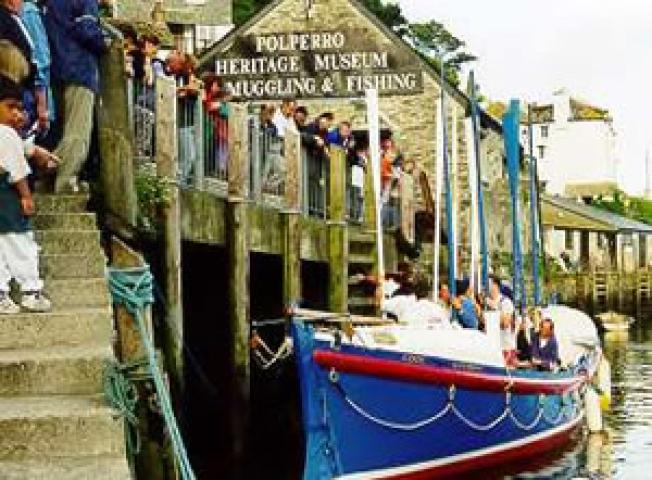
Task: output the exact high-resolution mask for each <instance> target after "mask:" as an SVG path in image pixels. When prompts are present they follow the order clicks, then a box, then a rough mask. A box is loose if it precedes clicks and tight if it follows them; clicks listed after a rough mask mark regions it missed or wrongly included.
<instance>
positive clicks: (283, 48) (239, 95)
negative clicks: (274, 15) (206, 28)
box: [215, 32, 423, 100]
mask: <svg viewBox="0 0 652 480" xmlns="http://www.w3.org/2000/svg"><path fill="white" fill-rule="evenodd" d="M350 36H351V34H349V36H347V34H345V33H343V32H310V33H283V34H269V35H256V36H254V37H252V38H251V40H250V43H249V46H250V48H249V50H252V49H253V54H252V55H250V56H248V57H234V58H220V59H217V60H216V61H215V73H216V74H217V75H218V76H219V77H221V78H222V80H223V81H224V86H225V87H226V88H227V89H228V90H230V91H231V93H232V94H233V96H234V97H235V98H236V99H254V100H255V99H280V98H320V97H354V96H360V95H362V94H363V93H364V91H365V90H368V89H370V88H374V89H376V90H378V92H379V93H380V94H381V95H388V94H395V95H396V94H414V93H419V92H421V91H423V79H422V72H421V70H419V69H416V68H412V69H409V68H408V69H406V68H401V66H400V65H396V63H397V62H395V61H394V58H393V56H392V54H391V53H390V52H388V51H374V50H371V49H367V50H365V49H360V48H359V49H356V48H354V46H353V45H351V44H352V43H354V42H355V41H356V40H357V39H352V38H349V37H350Z"/></svg>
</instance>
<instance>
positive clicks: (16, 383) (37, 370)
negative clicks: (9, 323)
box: [0, 332, 113, 395]
mask: <svg viewBox="0 0 652 480" xmlns="http://www.w3.org/2000/svg"><path fill="white" fill-rule="evenodd" d="M71 334H72V332H71ZM112 356H113V352H112V350H111V346H110V344H109V343H108V342H105V343H104V344H103V345H99V346H96V345H83V346H75V347H71V346H64V347H62V346H54V347H46V348H39V349H33V348H32V349H15V350H0V395H55V394H61V395H73V394H80V395H90V394H96V393H99V392H100V391H101V390H102V375H103V372H104V369H105V365H106V362H107V361H109V360H110V359H111V358H112Z"/></svg>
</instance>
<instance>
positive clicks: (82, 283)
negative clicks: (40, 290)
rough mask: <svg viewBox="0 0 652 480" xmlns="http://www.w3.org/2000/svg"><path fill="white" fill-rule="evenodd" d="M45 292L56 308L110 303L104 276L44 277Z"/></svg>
mask: <svg viewBox="0 0 652 480" xmlns="http://www.w3.org/2000/svg"><path fill="white" fill-rule="evenodd" d="M45 293H46V294H47V296H48V297H49V298H50V300H52V304H53V305H54V308H55V309H58V310H63V309H78V308H101V307H106V306H109V305H111V296H110V295H109V287H108V285H107V282H106V278H104V277H97V278H74V279H46V280H45Z"/></svg>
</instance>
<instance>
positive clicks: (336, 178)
mask: <svg viewBox="0 0 652 480" xmlns="http://www.w3.org/2000/svg"><path fill="white" fill-rule="evenodd" d="M329 167H330V182H329V195H328V200H329V204H328V213H329V215H328V236H329V262H328V263H329V272H330V275H329V288H328V290H329V294H328V298H329V308H330V309H331V310H332V311H333V312H346V311H348V309H349V305H348V303H349V284H348V274H349V236H348V229H347V224H346V155H345V152H344V150H342V149H341V148H339V147H332V148H331V152H330V161H329Z"/></svg>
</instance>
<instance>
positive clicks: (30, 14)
mask: <svg viewBox="0 0 652 480" xmlns="http://www.w3.org/2000/svg"><path fill="white" fill-rule="evenodd" d="M46 3H47V0H25V1H24V2H23V9H22V11H21V14H20V18H21V20H22V21H23V24H24V25H25V29H26V30H27V32H28V33H29V36H30V37H31V40H32V60H33V61H34V64H35V65H36V72H35V77H34V87H35V88H34V90H33V91H30V90H27V91H26V92H25V95H24V97H25V98H24V101H23V105H24V108H25V110H26V111H27V114H28V117H29V118H28V124H27V126H28V128H29V127H31V126H32V125H33V124H34V123H36V124H37V129H38V131H39V132H40V133H42V134H44V133H45V132H47V130H48V128H49V126H50V124H51V123H52V121H53V120H54V101H53V97H52V90H51V88H50V65H51V63H52V59H51V57H50V42H49V40H48V36H47V33H46V31H45V25H43V16H42V9H43V8H44V6H45V4H46Z"/></svg>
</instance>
